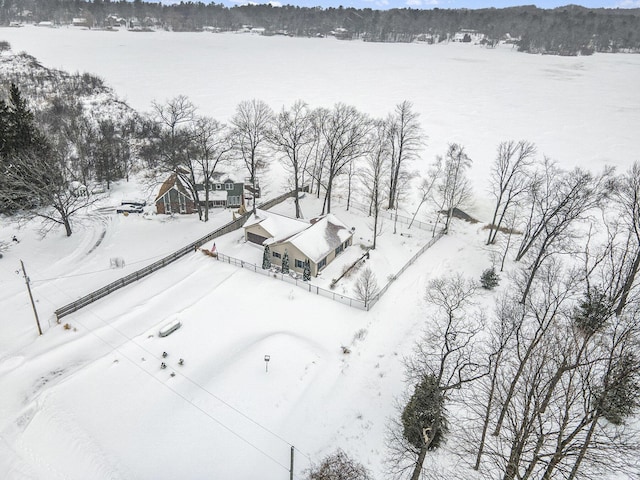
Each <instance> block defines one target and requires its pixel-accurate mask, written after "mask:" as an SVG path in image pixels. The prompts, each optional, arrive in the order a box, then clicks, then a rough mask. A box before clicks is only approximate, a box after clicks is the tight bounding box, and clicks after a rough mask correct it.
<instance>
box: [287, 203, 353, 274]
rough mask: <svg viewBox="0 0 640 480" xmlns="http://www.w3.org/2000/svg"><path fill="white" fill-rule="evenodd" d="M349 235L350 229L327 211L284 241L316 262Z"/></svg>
mask: <svg viewBox="0 0 640 480" xmlns="http://www.w3.org/2000/svg"><path fill="white" fill-rule="evenodd" d="M351 236H353V233H352V232H351V230H349V228H347V226H346V225H345V224H344V223H342V222H341V221H340V220H339V219H338V217H336V216H335V215H333V214H332V213H329V214H327V215H325V216H324V217H322V218H320V219H319V220H317V221H316V222H315V223H312V224H311V225H310V226H308V227H307V228H306V229H305V230H304V231H302V232H300V233H298V234H296V235H294V236H293V237H291V238H289V239H286V241H288V242H289V243H291V244H292V245H294V246H295V247H296V248H297V249H298V250H300V251H301V252H302V253H304V254H305V255H306V256H307V257H308V258H309V260H312V261H313V262H314V263H318V262H319V261H320V260H322V259H323V258H324V257H326V256H327V255H328V254H329V253H331V251H332V250H334V249H335V248H336V247H338V246H339V245H340V244H342V243H344V242H346V241H347V240H348V239H349V238H350V237H351Z"/></svg>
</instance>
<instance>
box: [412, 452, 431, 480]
mask: <svg viewBox="0 0 640 480" xmlns="http://www.w3.org/2000/svg"><path fill="white" fill-rule="evenodd" d="M426 456H427V446H426V445H424V446H423V447H422V448H421V449H420V454H419V455H418V458H417V460H416V466H415V467H414V469H413V473H412V474H411V480H420V474H421V473H422V464H423V463H424V458H425V457H426Z"/></svg>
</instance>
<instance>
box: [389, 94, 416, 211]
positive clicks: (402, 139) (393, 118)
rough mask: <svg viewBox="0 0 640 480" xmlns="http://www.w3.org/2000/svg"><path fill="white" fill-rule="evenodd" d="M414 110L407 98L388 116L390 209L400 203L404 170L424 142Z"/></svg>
mask: <svg viewBox="0 0 640 480" xmlns="http://www.w3.org/2000/svg"><path fill="white" fill-rule="evenodd" d="M419 116H420V115H419V114H418V113H416V112H414V111H413V105H412V104H411V102H408V101H407V100H405V101H403V102H402V103H399V104H398V105H396V107H395V110H394V111H393V113H391V114H389V116H388V118H387V124H388V129H387V135H388V137H387V141H388V150H389V152H390V158H391V162H390V168H389V172H390V177H389V194H388V196H387V198H388V200H389V204H388V209H389V210H393V209H394V208H397V207H398V205H397V203H398V190H399V188H398V187H399V185H400V182H401V179H402V175H401V174H402V172H403V171H406V169H407V164H408V163H409V162H411V161H412V160H415V159H416V158H417V156H418V152H419V151H420V148H422V146H423V144H424V139H425V135H424V132H423V131H422V128H421V127H420V123H419V121H418V117H419Z"/></svg>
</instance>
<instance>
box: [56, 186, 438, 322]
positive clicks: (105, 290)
mask: <svg viewBox="0 0 640 480" xmlns="http://www.w3.org/2000/svg"><path fill="white" fill-rule="evenodd" d="M296 193H297V192H296V191H295V190H294V191H291V192H287V193H284V194H282V195H280V196H278V197H276V198H273V199H271V200H269V201H267V202H264V203H262V204H260V205H258V206H257V208H260V209H262V210H268V209H269V208H271V207H273V206H275V205H277V204H279V203H281V202H283V201H284V200H286V199H287V198H289V197H292V196H294V195H296ZM352 205H354V206H355V207H356V208H358V209H359V210H360V209H362V208H364V210H363V211H365V212H366V211H367V209H366V206H364V205H362V204H357V202H355V203H354V202H352ZM381 213H382V212H381ZM385 214H388V215H389V216H390V218H392V219H393V217H394V216H395V214H394V213H393V212H385ZM249 215H250V213H245V214H244V215H242V216H240V217H238V218H237V219H235V220H233V221H232V222H229V223H227V224H226V225H223V226H222V227H220V228H218V229H216V230H214V231H213V232H211V233H209V234H207V235H205V236H203V237H200V238H199V239H197V240H196V241H195V242H191V243H190V244H189V245H187V246H185V247H183V248H181V249H180V250H178V251H176V252H173V253H172V254H170V255H167V256H166V257H164V258H161V259H160V260H158V261H156V262H154V263H152V264H151V265H147V266H146V267H143V268H141V269H140V270H136V271H135V272H132V273H130V274H129V275H126V276H124V277H122V278H120V279H118V280H116V281H114V282H111V283H110V284H108V285H106V286H104V287H102V288H100V289H98V290H95V291H93V292H91V293H89V294H87V295H85V296H83V297H81V298H79V299H78V300H76V301H74V302H71V303H69V304H67V305H64V306H63V307H60V308H59V309H57V310H56V311H55V312H54V313H55V315H56V318H57V320H58V322H59V321H60V319H61V318H62V317H65V316H66V315H69V314H71V313H74V312H77V311H78V310H80V309H81V308H83V307H86V306H87V305H89V304H91V303H93V302H95V301H97V300H100V299H101V298H104V297H106V296H107V295H109V294H111V293H113V292H115V291H116V290H119V289H120V288H122V287H125V286H127V285H129V284H131V283H133V282H136V281H138V280H140V279H141V278H144V277H146V276H147V275H151V274H152V273H153V272H156V271H158V270H160V269H161V268H164V267H166V266H167V265H169V264H171V263H173V262H175V261H176V260H178V259H179V258H182V257H184V256H185V255H187V254H188V253H190V252H193V251H195V250H197V249H198V247H201V246H202V245H204V244H205V243H207V242H209V241H211V240H213V239H214V238H218V237H220V236H222V235H226V234H227V233H230V232H233V231H235V230H238V229H240V228H241V227H242V226H243V225H244V224H245V222H246V221H247V220H248V218H249ZM398 221H399V222H403V223H407V224H408V223H409V221H410V219H409V218H407V217H402V216H398ZM414 225H416V226H418V227H419V228H423V229H425V230H431V229H432V228H433V225H431V224H426V223H424V222H418V221H415V222H414ZM425 227H428V228H425ZM441 237H442V234H438V235H437V236H435V237H434V238H432V239H431V240H430V241H429V242H428V243H427V244H426V245H425V246H424V247H422V248H421V249H420V250H419V251H418V252H417V253H416V254H415V255H414V256H413V257H412V258H411V259H410V260H409V261H408V262H407V263H406V264H405V265H404V266H403V267H402V268H401V269H400V271H398V272H397V273H396V274H395V275H394V276H393V277H392V279H391V280H390V281H389V283H387V284H386V285H385V286H384V287H383V288H382V289H381V290H380V292H378V293H377V294H376V295H375V296H374V297H373V298H372V299H371V300H369V301H368V302H366V303H365V302H363V301H361V300H357V299H355V298H351V297H348V296H346V295H340V294H338V293H335V292H333V291H331V290H326V289H323V288H320V287H317V286H315V285H311V284H310V283H309V282H304V281H302V280H301V279H298V278H294V277H292V276H290V275H283V274H282V273H278V272H272V271H271V270H263V269H262V268H258V267H257V266H256V265H253V264H252V263H247V262H244V261H242V260H239V259H237V258H233V257H229V256H227V255H223V254H218V260H220V261H225V262H226V263H230V264H233V265H236V266H239V267H241V268H249V269H252V270H253V271H254V272H257V273H261V274H264V275H269V276H273V277H275V278H279V279H280V280H282V281H285V282H287V283H291V284H293V285H296V286H298V287H300V288H303V289H305V290H307V291H309V292H311V293H315V294H316V295H320V296H323V297H326V298H330V299H331V300H334V301H336V302H340V303H342V304H344V305H348V306H350V307H353V308H358V309H360V310H369V309H370V308H371V307H373V306H374V305H375V304H376V303H377V302H378V300H380V298H381V297H382V295H384V294H385V293H386V292H387V290H388V289H389V286H390V285H391V284H392V283H393V282H394V281H395V279H396V278H397V277H399V276H400V275H401V274H402V273H403V272H404V271H405V270H406V269H407V268H408V267H409V266H410V265H411V264H413V263H414V262H415V261H416V260H417V259H418V257H420V255H422V254H423V253H424V252H425V251H427V250H428V249H429V248H430V247H431V246H432V245H433V244H434V243H436V242H437V241H438V240H439V239H440V238H441Z"/></svg>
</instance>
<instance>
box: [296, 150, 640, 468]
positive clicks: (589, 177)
mask: <svg viewBox="0 0 640 480" xmlns="http://www.w3.org/2000/svg"><path fill="white" fill-rule="evenodd" d="M460 150H461V147H455V148H453V146H452V147H450V149H449V152H448V154H447V156H448V157H450V159H449V161H451V158H455V157H458V156H459V155H458V153H459V152H460ZM436 163H437V162H436ZM459 170H460V171H461V176H462V177H464V176H465V173H464V171H465V168H460V169H459ZM463 183H464V182H463ZM491 189H492V193H493V197H494V200H495V203H494V214H493V222H492V223H491V224H489V225H488V226H487V228H486V233H487V240H486V244H487V249H488V259H487V260H488V262H491V263H492V267H491V268H489V269H487V270H485V272H484V273H483V275H482V277H481V281H480V282H478V281H477V280H476V279H474V278H471V277H468V276H465V275H463V274H460V273H458V274H449V275H445V276H443V277H439V278H434V279H432V280H431V281H430V282H429V283H428V284H427V285H426V287H425V289H424V297H423V302H424V305H425V316H424V327H423V328H422V329H421V331H419V332H416V337H417V338H418V339H417V340H416V342H415V344H414V348H413V351H412V352H411V353H410V354H409V355H407V356H406V357H405V359H404V364H405V377H406V383H407V389H406V391H405V392H404V393H402V394H400V395H399V401H398V407H397V413H396V416H395V417H394V418H392V419H391V420H390V421H389V423H388V428H387V435H386V437H385V444H386V455H385V458H384V471H383V474H384V478H393V479H411V480H418V479H420V478H501V479H503V480H515V479H567V480H575V479H595V478H608V477H612V478H613V477H615V478H637V477H638V475H640V464H639V463H638V457H637V452H638V449H639V448H640V436H639V434H640V431H639V430H638V425H637V413H638V407H639V406H640V400H639V398H640V315H639V314H640V296H639V295H638V286H637V278H638V271H639V270H640V234H639V232H640V215H639V214H638V212H640V163H639V162H636V163H634V164H633V165H632V166H631V167H630V168H629V169H628V170H627V171H625V172H622V173H619V174H615V172H613V171H612V169H609V168H605V169H603V171H601V172H599V173H597V174H596V173H592V172H588V171H585V170H582V169H579V168H575V169H572V170H563V169H560V168H559V167H558V166H557V165H556V164H554V163H553V162H552V161H550V160H549V159H548V158H542V159H539V160H538V159H536V149H535V146H534V145H533V144H531V143H530V142H526V141H519V142H516V141H506V142H502V143H501V144H500V145H499V146H498V148H497V150H496V157H495V160H494V162H493V164H492V174H491ZM505 258H507V261H508V263H507V264H508V266H509V268H508V273H507V272H504V271H503V270H504V267H505ZM497 272H500V274H498V273H497ZM501 275H502V276H504V277H505V278H503V279H501V278H500V276H501ZM501 282H502V283H504V285H503V288H496V287H497V286H498V284H499V283H501ZM438 452H446V453H445V455H446V457H444V458H447V460H446V461H445V462H442V461H441V460H442V458H443V457H441V456H438ZM447 465H449V466H447ZM307 474H308V477H307V478H309V479H322V480H334V479H339V478H349V479H352V480H369V479H371V478H373V476H372V474H371V473H370V472H369V471H368V470H367V469H366V468H365V467H364V466H363V465H362V464H361V463H359V462H358V461H357V460H356V459H355V458H353V457H350V456H349V455H348V454H347V453H346V452H344V451H342V450H340V449H339V450H337V451H336V452H334V453H330V454H329V455H328V456H326V457H325V458H324V459H323V460H322V461H321V462H320V463H318V464H316V465H314V466H312V467H311V468H310V470H309V471H308V472H307Z"/></svg>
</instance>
